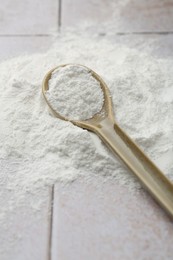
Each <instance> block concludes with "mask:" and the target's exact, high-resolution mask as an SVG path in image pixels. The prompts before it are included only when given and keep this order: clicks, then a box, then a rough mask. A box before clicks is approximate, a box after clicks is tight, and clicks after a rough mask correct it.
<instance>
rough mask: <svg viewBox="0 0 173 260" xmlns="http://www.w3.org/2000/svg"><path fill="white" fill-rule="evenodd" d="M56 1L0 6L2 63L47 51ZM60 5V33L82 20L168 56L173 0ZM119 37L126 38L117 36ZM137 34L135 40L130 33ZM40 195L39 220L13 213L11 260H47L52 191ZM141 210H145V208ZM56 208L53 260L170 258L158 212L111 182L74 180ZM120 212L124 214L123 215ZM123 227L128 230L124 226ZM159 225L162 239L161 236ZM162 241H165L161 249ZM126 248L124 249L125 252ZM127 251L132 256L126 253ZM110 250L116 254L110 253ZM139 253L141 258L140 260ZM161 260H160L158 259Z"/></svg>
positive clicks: (60, 189) (172, 43)
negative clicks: (15, 241) (17, 235)
mask: <svg viewBox="0 0 173 260" xmlns="http://www.w3.org/2000/svg"><path fill="white" fill-rule="evenodd" d="M59 1H60V0H59ZM59 1H58V0H42V1H40V0H25V1H20V0H6V1H3V2H2V3H1V5H0V60H3V59H7V58H9V57H12V56H16V55H20V54H23V53H34V52H38V51H43V52H44V51H45V50H46V49H47V48H48V47H49V46H50V44H51V42H52V38H51V33H52V32H55V31H57V28H58V23H59V22H60V17H59V15H58V3H59ZM61 2H62V5H61V7H62V9H61V25H62V28H61V31H62V30H63V29H64V28H65V27H67V26H76V25H81V26H82V24H85V23H86V21H89V23H93V22H94V25H93V26H91V29H92V30H93V32H94V30H95V29H97V30H98V29H99V30H100V32H104V33H105V34H110V33H111V34H112V36H110V39H111V40H112V41H113V42H114V41H116V42H119V43H121V44H123V45H127V46H130V47H131V48H137V49H139V50H143V51H146V52H149V53H150V52H152V53H151V54H152V55H154V56H156V57H161V58H172V55H173V35H172V31H173V27H172V24H173V1H172V0H165V1H162V0H159V1H158V0H151V1H143V0H126V1H119V0H114V1H106V0H88V1H85V0H61ZM110 20H111V21H112V20H113V21H114V26H113V27H110V30H109V31H106V30H105V24H106V23H109V22H110ZM119 32H120V33H125V34H126V33H130V34H129V35H117V33H119ZM136 32H137V33H139V34H140V35H138V34H131V33H136ZM143 32H147V33H148V32H151V33H155V32H156V33H157V32H170V34H168V35H164V34H152V35H150V34H143ZM20 35H21V36H20ZM103 37H104V36H103ZM150 47H152V48H150ZM41 195H43V196H45V198H46V196H47V200H45V201H46V202H45V206H44V207H43V209H42V211H41V212H40V215H41V218H40V220H36V219H34V216H30V212H29V211H27V209H26V210H25V209H23V211H22V212H16V217H15V219H14V220H13V221H12V223H13V227H12V230H11V231H12V233H13V234H15V232H16V233H17V231H18V229H20V232H21V234H22V237H23V240H21V241H20V240H19V244H18V246H17V247H16V248H15V250H12V248H11V249H10V250H9V258H8V260H11V259H22V260H23V259H30V258H32V259H33V260H37V259H38V260H39V259H43V260H44V259H45V260H47V259H49V260H50V258H49V255H48V251H49V248H48V247H49V245H48V240H49V231H50V230H49V224H50V219H49V215H48V211H49V206H50V193H49V191H47V195H46V193H44V192H43V194H41ZM120 195H121V196H120ZM129 200H130V201H129ZM139 202H140V203H139ZM130 203H131V205H130V206H129V207H128V204H130ZM144 204H145V210H143V207H144ZM134 205H135V206H134ZM54 206H55V208H54V216H53V220H54V223H53V227H52V229H53V236H52V246H53V247H52V259H53V260H54V259H63V260H64V259H65V260H66V259H67V260H68V259H72V260H73V259H75V260H77V259H82V260H83V259H91V260H92V259H94V260H95V259H122V258H121V256H122V253H123V252H124V255H125V254H127V253H128V250H130V252H131V259H157V260H158V259H172V254H173V252H172V247H171V243H172V242H173V241H172V237H173V236H172V235H173V234H172V225H171V224H170V221H169V219H168V218H167V217H166V216H165V215H164V213H163V212H162V210H161V209H160V208H159V207H157V205H156V204H155V203H154V202H153V201H152V200H151V199H150V198H149V197H148V196H146V195H144V197H143V196H142V195H141V196H138V197H137V199H136V198H134V197H133V196H130V195H129V196H128V193H127V194H126V191H124V190H123V189H121V188H120V187H117V185H116V183H112V182H111V181H110V182H108V183H106V184H102V185H100V182H99V180H98V179H97V180H94V178H93V182H92V181H91V183H90V184H85V183H81V182H80V181H77V182H76V183H73V184H72V185H69V186H66V187H64V186H63V185H60V184H58V185H57V186H55V199H54ZM126 206H127V208H126ZM146 209H147V212H148V213H147V212H146ZM122 212H124V214H125V215H126V216H123V215H122ZM27 213H28V215H27ZM137 214H139V215H140V214H141V216H142V217H141V218H138V217H137ZM26 215H27V217H26ZM24 217H25V218H24ZM145 217H146V222H145ZM122 220H124V222H123V223H122ZM22 222H23V223H22ZM21 223H22V224H21ZM125 224H127V225H126V226H124V225H125ZM117 225H118V226H120V227H122V232H124V233H121V232H120V233H119V234H118V233H115V232H114V230H115V228H116V227H117ZM161 225H162V226H163V229H164V230H163V233H162V231H161V230H160V226H161ZM146 226H147V231H146V228H145V227H146ZM158 227H159V229H158ZM102 228H103V229H102ZM131 228H133V232H134V233H133V239H131V233H129V230H130V229H131ZM136 232H137V235H136V234H135V233H136ZM146 232H151V234H152V238H153V239H152V240H151V238H149V239H148V240H144V241H142V234H147V233H146ZM123 234H124V237H127V240H128V243H126V242H127V240H126V241H124V242H123V239H122V238H123ZM10 235H11V234H10V233H7V234H4V235H3V236H2V233H1V238H2V239H3V240H4V239H8V238H9V237H10ZM119 237H120V239H119ZM164 239H165V241H167V243H164ZM6 241H7V240H6ZM129 241H130V242H129ZM155 241H156V243H155ZM100 243H102V244H101V245H100ZM123 243H124V244H125V246H122V245H124V244H123ZM135 243H136V246H135ZM132 246H133V248H135V250H131V248H132ZM7 247H8V244H7ZM160 248H162V250H160ZM121 250H125V251H123V252H122V251H121ZM112 251H113V253H114V254H115V255H112V253H110V252H112ZM141 252H144V255H143V256H145V257H143V258H142V257H141ZM154 252H156V253H157V252H161V253H160V256H159V254H158V256H157V257H156V255H154ZM162 255H164V258H161V257H162ZM112 256H113V257H112ZM117 256H118V258H116V257H117ZM165 256H166V258H165ZM27 257H28V258H27ZM159 257H160V258H159ZM127 258H128V257H127ZM128 259H129V258H128ZM3 260H4V259H3Z"/></svg>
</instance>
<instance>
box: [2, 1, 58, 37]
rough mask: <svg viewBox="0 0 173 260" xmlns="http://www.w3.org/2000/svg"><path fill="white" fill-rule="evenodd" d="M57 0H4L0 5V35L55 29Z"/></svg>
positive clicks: (33, 32) (36, 32)
mask: <svg viewBox="0 0 173 260" xmlns="http://www.w3.org/2000/svg"><path fill="white" fill-rule="evenodd" d="M57 13H58V1H57V0H41V1H40V0H34V1H33V0H25V1H21V0H6V1H3V2H2V3H1V5H0V35H2V34H5V35H6V34H12V35H15V34H46V33H50V32H51V31H52V30H53V29H57Z"/></svg>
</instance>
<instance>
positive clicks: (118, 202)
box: [52, 176, 173, 260]
mask: <svg viewBox="0 0 173 260" xmlns="http://www.w3.org/2000/svg"><path fill="white" fill-rule="evenodd" d="M54 197H55V200H54V218H53V227H54V228H53V240H52V241H53V243H52V252H53V254H52V260H57V259H63V260H69V259H71V260H81V259H82V260H87V259H90V260H109V259H110V260H113V259H117V260H119V259H128V260H134V259H152V260H154V259H155V260H156V259H157V260H162V259H167V260H168V259H171V258H172V255H173V247H172V243H173V226H172V222H171V221H170V219H169V218H168V217H167V216H166V215H165V213H164V212H163V211H162V209H161V208H160V207H159V206H158V205H157V204H156V203H155V202H154V201H153V200H152V199H151V197H150V196H149V195H148V194H147V193H145V192H143V191H141V192H140V193H137V194H132V193H131V192H130V191H129V190H128V188H125V187H122V186H119V185H118V184H117V183H116V181H115V180H109V181H107V182H105V180H104V178H99V176H97V177H96V176H95V177H93V178H92V179H91V180H90V181H84V180H83V181H81V180H77V181H76V182H74V183H72V184H69V185H67V186H64V185H60V184H57V185H56V186H55V196H54ZM160 249H161V250H160Z"/></svg>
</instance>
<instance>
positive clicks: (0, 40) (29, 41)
mask: <svg viewBox="0 0 173 260" xmlns="http://www.w3.org/2000/svg"><path fill="white" fill-rule="evenodd" d="M51 43H52V38H51V37H49V36H48V37H46V36H43V37H39V36H33V37H18V36H16V37H15V36H12V37H11V36H10V37H0V61H1V60H6V59H8V58H12V57H15V56H17V55H23V54H29V53H30V54H32V53H35V52H44V51H46V50H47V49H48V48H49V47H50V45H51Z"/></svg>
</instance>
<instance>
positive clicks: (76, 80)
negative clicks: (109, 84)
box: [46, 65, 104, 120]
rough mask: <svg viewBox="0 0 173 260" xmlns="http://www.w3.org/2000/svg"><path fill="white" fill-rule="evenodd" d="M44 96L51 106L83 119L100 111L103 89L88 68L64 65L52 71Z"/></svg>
mask: <svg viewBox="0 0 173 260" xmlns="http://www.w3.org/2000/svg"><path fill="white" fill-rule="evenodd" d="M48 86H49V89H48V91H47V92H46V96H47V99H48V101H49V102H50V104H51V105H52V107H53V108H54V109H55V110H56V111H57V112H59V113H60V114H61V115H62V116H65V117H67V118H70V119H74V120H85V119H89V118H91V117H93V115H95V114H97V113H98V112H100V110H101V109H102V106H103V100H104V98H103V91H102V89H101V86H100V83H99V82H98V81H97V80H96V79H95V78H94V77H93V76H92V74H91V72H90V71H89V69H87V68H84V67H82V66H79V65H66V66H65V67H60V68H58V69H56V70H55V71H53V73H52V75H51V79H50V80H49V82H48Z"/></svg>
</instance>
